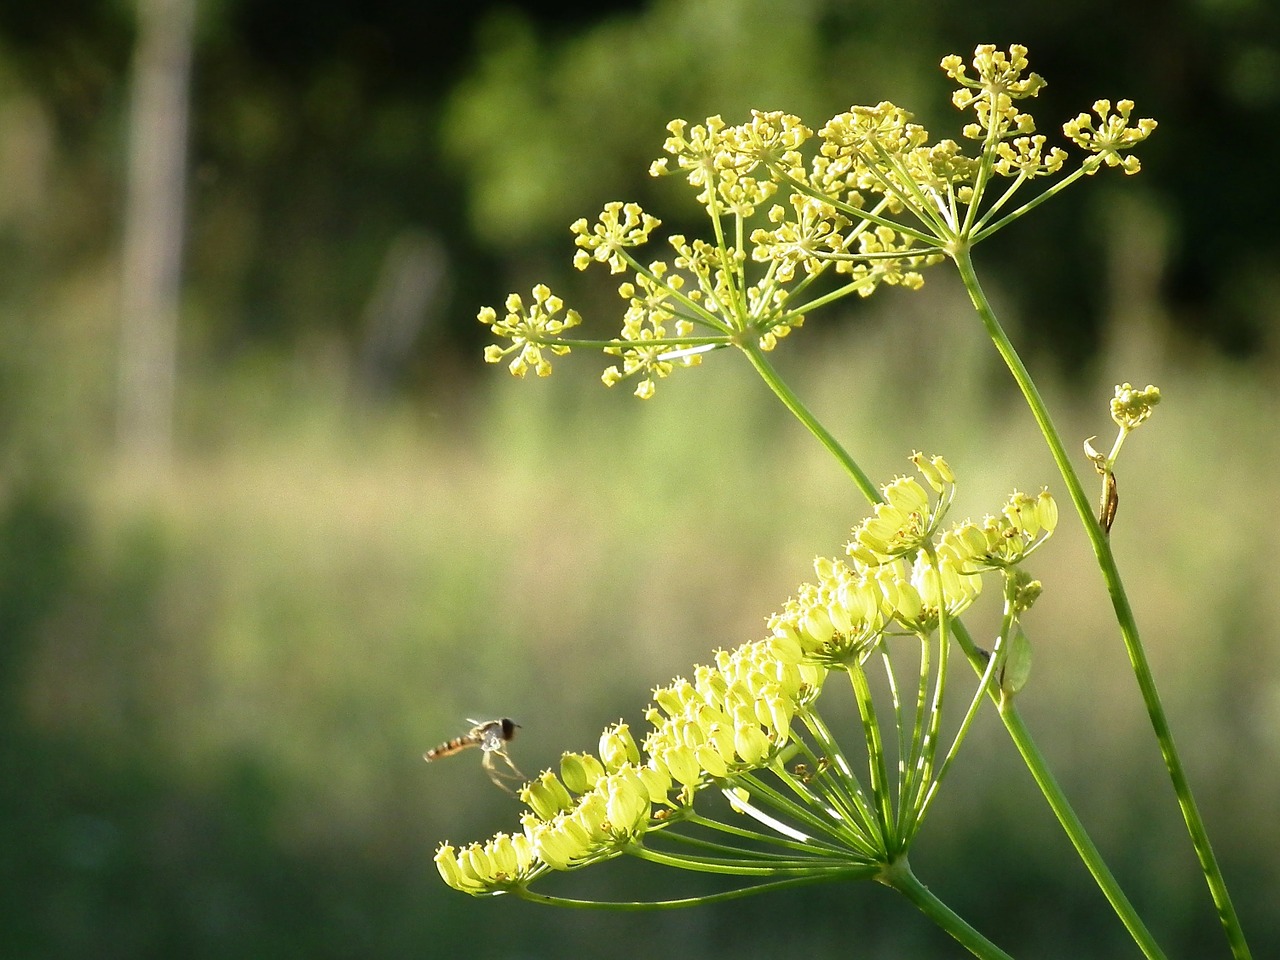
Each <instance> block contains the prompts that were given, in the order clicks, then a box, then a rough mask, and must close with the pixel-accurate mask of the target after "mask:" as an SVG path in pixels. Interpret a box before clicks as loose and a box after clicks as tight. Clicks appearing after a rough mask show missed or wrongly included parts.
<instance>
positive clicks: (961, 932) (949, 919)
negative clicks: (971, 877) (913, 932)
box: [876, 856, 1013, 960]
mask: <svg viewBox="0 0 1280 960" xmlns="http://www.w3.org/2000/svg"><path fill="white" fill-rule="evenodd" d="M876 879H877V880H879V881H880V882H881V883H883V884H884V885H885V886H887V887H892V888H893V889H894V890H897V891H898V892H899V893H900V894H902V895H903V896H904V897H906V898H907V899H908V900H910V901H911V902H912V903H914V904H915V905H916V907H917V908H918V909H919V910H920V912H921V913H923V914H924V915H925V916H926V917H928V918H929V919H930V920H932V921H933V922H934V923H936V924H937V925H938V926H939V927H941V928H942V929H943V930H945V931H946V932H947V933H949V934H951V936H952V937H954V938H955V939H956V940H957V941H959V942H960V944H961V945H962V946H963V947H964V948H965V949H966V950H968V951H969V952H970V953H972V954H973V955H974V956H975V957H982V958H983V960H1013V958H1012V957H1010V956H1009V954H1007V953H1005V952H1004V951H1003V950H1001V949H1000V948H999V947H997V946H996V945H995V944H994V943H992V942H991V941H990V940H988V939H987V938H986V937H984V936H983V935H982V934H980V933H979V932H978V931H977V930H975V929H974V928H973V927H971V926H969V924H967V923H966V922H965V921H964V919H963V918H962V917H961V916H960V915H959V914H958V913H956V912H955V911H954V910H952V909H951V908H950V907H948V906H947V905H946V904H945V903H943V902H942V901H941V900H939V899H938V898H937V897H936V896H934V894H933V893H932V891H930V890H929V888H928V887H926V886H925V885H924V884H923V883H921V882H920V881H919V880H918V879H916V875H915V874H914V873H912V872H911V866H910V865H909V864H908V863H907V858H906V856H901V857H899V858H898V859H897V860H895V861H894V862H893V863H892V864H890V865H888V866H887V867H885V868H884V869H883V870H882V871H881V873H880V875H879V876H878V877H877V878H876Z"/></svg>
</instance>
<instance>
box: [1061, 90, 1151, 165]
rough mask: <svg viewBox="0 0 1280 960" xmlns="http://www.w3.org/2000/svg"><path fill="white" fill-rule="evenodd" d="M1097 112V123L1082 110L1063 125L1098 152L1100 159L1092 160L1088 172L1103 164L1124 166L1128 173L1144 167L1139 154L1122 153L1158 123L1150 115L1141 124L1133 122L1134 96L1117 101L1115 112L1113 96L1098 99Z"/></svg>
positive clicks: (1074, 137)
mask: <svg viewBox="0 0 1280 960" xmlns="http://www.w3.org/2000/svg"><path fill="white" fill-rule="evenodd" d="M1093 112H1094V113H1095V114H1097V116H1098V122H1097V125H1096V126H1095V124H1094V120H1093V117H1091V116H1089V114H1087V113H1082V114H1080V115H1079V116H1078V117H1076V118H1075V119H1074V120H1068V121H1067V122H1066V123H1064V124H1063V125H1062V132H1063V133H1065V134H1066V135H1067V136H1068V137H1070V138H1071V140H1072V141H1074V142H1075V143H1076V144H1077V145H1078V146H1080V147H1083V148H1084V149H1085V150H1088V151H1089V152H1090V153H1092V154H1095V155H1096V156H1097V157H1098V158H1099V160H1098V162H1095V163H1092V164H1089V165H1087V166H1086V168H1085V172H1086V173H1090V174H1092V173H1096V172H1097V170H1098V168H1099V167H1100V166H1101V164H1103V163H1105V164H1106V165H1107V166H1108V167H1116V166H1118V167H1120V168H1121V169H1122V170H1124V172H1125V173H1126V174H1134V173H1137V172H1138V171H1139V170H1141V169H1142V164H1141V163H1139V162H1138V158H1137V157H1135V156H1133V155H1132V154H1129V155H1127V156H1121V154H1122V153H1123V152H1124V151H1126V150H1132V149H1133V148H1134V147H1136V146H1137V145H1138V144H1139V143H1141V142H1142V141H1143V140H1145V139H1147V137H1149V136H1151V133H1152V131H1154V130H1155V128H1156V126H1157V124H1156V122H1155V121H1154V120H1152V119H1150V118H1147V119H1143V120H1139V121H1138V123H1137V126H1130V125H1129V115H1130V114H1131V113H1132V112H1133V101H1132V100H1121V101H1120V102H1119V103H1117V104H1116V112H1115V113H1112V112H1111V101H1110V100H1098V101H1096V102H1095V103H1094V105H1093Z"/></svg>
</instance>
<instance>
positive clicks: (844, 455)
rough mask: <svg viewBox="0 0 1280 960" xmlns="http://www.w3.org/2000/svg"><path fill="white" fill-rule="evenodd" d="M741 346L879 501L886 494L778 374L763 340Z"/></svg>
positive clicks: (777, 393)
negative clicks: (761, 342)
mask: <svg viewBox="0 0 1280 960" xmlns="http://www.w3.org/2000/svg"><path fill="white" fill-rule="evenodd" d="M738 348H739V349H740V350H742V352H743V353H745V354H746V355H747V359H748V360H750V361H751V365H752V366H753V367H755V369H756V373H758V374H760V378H761V379H762V380H764V382H765V383H766V384H767V385H768V387H769V389H770V390H772V391H773V392H774V395H775V396H776V397H777V398H778V399H779V400H781V401H782V405H783V406H785V407H786V408H787V409H788V410H790V411H791V413H792V414H793V415H794V416H795V418H796V419H797V420H799V421H800V422H801V423H802V424H804V425H805V428H806V429H807V430H808V431H809V432H810V433H812V434H813V435H814V436H815V437H817V438H818V442H819V443H821V444H822V445H823V446H824V447H826V448H827V451H828V452H829V453H830V454H831V455H832V456H833V457H835V458H836V460H837V461H839V463H840V466H842V467H844V469H845V472H846V473H848V474H849V476H850V477H851V478H852V479H853V482H854V485H855V486H856V487H857V488H858V490H859V491H860V492H861V493H862V495H863V496H864V497H866V498H867V500H869V501H870V502H871V503H879V502H880V501H881V500H882V499H883V498H882V497H881V496H880V491H879V490H878V489H876V485H875V484H874V483H872V482H871V478H870V477H868V476H867V475H866V474H865V473H863V472H862V468H861V467H859V466H858V464H857V462H856V461H855V460H854V459H853V457H851V456H850V455H849V452H848V451H847V450H845V448H844V447H842V446H841V445H840V441H839V440H837V439H836V438H835V437H833V436H832V435H831V433H830V431H828V430H827V428H826V427H824V426H823V425H822V424H821V423H820V422H819V421H818V418H817V417H815V416H814V415H813V414H812V413H811V412H810V411H809V408H808V407H806V406H805V405H804V403H802V402H801V400H800V398H799V397H797V396H796V395H795V393H794V392H792V390H791V388H790V387H789V386H787V383H786V381H785V380H783V379H782V377H780V376H778V371H777V370H775V369H774V367H773V364H771V363H770V362H769V360H768V358H767V357H766V356H765V355H764V351H763V350H761V349H760V346H759V344H757V343H756V342H755V341H754V340H752V341H749V342H743V343H739V344H738Z"/></svg>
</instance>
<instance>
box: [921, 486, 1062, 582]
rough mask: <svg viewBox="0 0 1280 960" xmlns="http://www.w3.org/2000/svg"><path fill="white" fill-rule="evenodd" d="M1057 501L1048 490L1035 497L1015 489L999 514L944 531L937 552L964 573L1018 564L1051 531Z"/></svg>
mask: <svg viewBox="0 0 1280 960" xmlns="http://www.w3.org/2000/svg"><path fill="white" fill-rule="evenodd" d="M1057 525H1058V504H1057V502H1056V501H1055V500H1054V499H1053V496H1052V495H1051V494H1050V493H1049V491H1048V490H1041V491H1040V492H1039V493H1038V494H1037V495H1035V496H1034V497H1033V496H1031V495H1030V494H1026V493H1021V492H1019V491H1017V490H1015V491H1014V492H1013V494H1012V495H1010V497H1009V499H1008V501H1007V502H1006V503H1005V505H1004V506H1003V507H1002V508H1001V510H1000V516H998V517H992V516H988V517H984V518H983V520H982V522H981V523H975V522H973V521H972V520H966V521H964V522H963V523H960V524H957V525H956V526H954V527H952V528H951V529H950V530H947V531H946V532H945V533H943V535H942V538H941V540H940V543H939V554H940V555H942V554H946V555H948V556H950V557H952V558H953V561H954V563H955V564H956V567H957V569H959V570H961V571H963V572H965V573H977V572H981V571H983V570H992V569H1006V568H1008V567H1014V566H1017V565H1018V564H1019V563H1021V562H1022V561H1023V560H1025V559H1026V558H1027V556H1028V555H1030V554H1031V553H1032V552H1033V551H1035V550H1037V549H1038V548H1039V547H1040V545H1041V544H1042V543H1044V542H1045V541H1046V540H1048V539H1049V537H1050V536H1052V535H1053V531H1054V529H1055V528H1056V527H1057Z"/></svg>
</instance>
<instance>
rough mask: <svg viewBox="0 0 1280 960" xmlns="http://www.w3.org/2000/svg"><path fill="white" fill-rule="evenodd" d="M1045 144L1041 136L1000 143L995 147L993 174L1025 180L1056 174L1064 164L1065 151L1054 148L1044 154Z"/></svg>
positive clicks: (1018, 138)
mask: <svg viewBox="0 0 1280 960" xmlns="http://www.w3.org/2000/svg"><path fill="white" fill-rule="evenodd" d="M1045 142H1046V138H1045V137H1044V135H1043V134H1036V135H1035V136H1034V137H1015V138H1014V139H1013V140H1012V141H1002V142H1001V143H999V144H998V145H997V146H996V162H995V164H994V169H995V172H996V173H998V174H1000V175H1001V176H1004V177H1022V178H1024V179H1026V180H1031V179H1034V178H1035V177H1047V176H1049V175H1051V174H1054V173H1057V172H1058V171H1059V170H1061V169H1062V165H1063V163H1065V162H1066V159H1067V151H1065V150H1063V149H1062V148H1061V147H1054V148H1052V149H1051V150H1050V151H1049V152H1048V153H1045V151H1044V146H1045Z"/></svg>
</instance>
